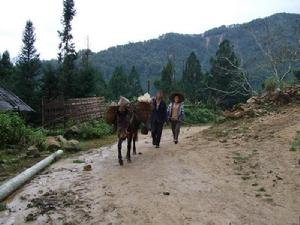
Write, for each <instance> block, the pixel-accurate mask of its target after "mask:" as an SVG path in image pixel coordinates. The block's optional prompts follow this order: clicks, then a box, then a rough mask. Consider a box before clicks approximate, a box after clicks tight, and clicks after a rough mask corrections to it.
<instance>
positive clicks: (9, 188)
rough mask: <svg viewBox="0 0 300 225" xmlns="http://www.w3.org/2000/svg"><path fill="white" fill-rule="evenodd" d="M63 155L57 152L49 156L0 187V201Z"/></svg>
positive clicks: (61, 152) (59, 151)
mask: <svg viewBox="0 0 300 225" xmlns="http://www.w3.org/2000/svg"><path fill="white" fill-rule="evenodd" d="M62 154H63V151H62V150H58V151H56V152H55V153H53V154H51V155H49V156H48V157H47V158H45V159H43V160H42V161H40V162H38V163H37V164H35V165H34V166H32V167H30V168H28V169H27V170H25V171H24V172H22V173H20V174H19V175H18V176H16V177H14V178H12V179H10V180H8V181H7V182H5V183H4V184H3V185H1V186H0V201H2V200H4V199H5V198H7V197H8V196H9V195H10V194H12V193H13V192H14V191H15V190H17V189H18V188H20V187H21V186H22V185H23V184H24V183H25V182H27V181H29V180H30V179H31V178H32V177H33V176H34V175H36V174H37V173H39V172H40V171H41V170H43V169H44V168H45V167H47V166H49V165H50V164H51V163H52V162H53V161H55V160H56V159H57V158H59V157H60V156H61V155H62Z"/></svg>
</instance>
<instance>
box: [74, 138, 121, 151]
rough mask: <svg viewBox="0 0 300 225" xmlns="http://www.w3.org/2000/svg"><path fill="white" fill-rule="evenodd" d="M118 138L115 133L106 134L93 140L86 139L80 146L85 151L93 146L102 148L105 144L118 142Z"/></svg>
mask: <svg viewBox="0 0 300 225" xmlns="http://www.w3.org/2000/svg"><path fill="white" fill-rule="evenodd" d="M116 140H117V138H116V135H115V134H112V135H108V136H105V137H103V138H98V139H92V140H84V141H81V142H80V143H79V146H80V147H81V149H82V150H83V151H85V150H89V149H92V148H100V147H103V146H105V145H110V144H112V143H114V142H116Z"/></svg>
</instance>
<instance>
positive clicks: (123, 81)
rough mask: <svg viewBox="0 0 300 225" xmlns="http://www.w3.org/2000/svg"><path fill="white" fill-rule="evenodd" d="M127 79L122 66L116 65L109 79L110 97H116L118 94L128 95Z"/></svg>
mask: <svg viewBox="0 0 300 225" xmlns="http://www.w3.org/2000/svg"><path fill="white" fill-rule="evenodd" d="M127 82H128V80H127V76H126V74H125V72H124V70H123V67H122V66H117V67H116V68H115V71H114V73H113V75H112V77H111V78H110V80H109V89H110V91H111V97H112V99H118V98H119V97H120V96H125V97H127V95H128V85H127V84H128V83H127Z"/></svg>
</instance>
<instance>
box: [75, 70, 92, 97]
mask: <svg viewBox="0 0 300 225" xmlns="http://www.w3.org/2000/svg"><path fill="white" fill-rule="evenodd" d="M95 75H96V71H95V70H94V69H93V68H92V67H91V66H84V67H83V68H82V69H81V70H80V71H79V75H78V83H77V85H76V86H77V95H78V97H92V96H95V95H96V76H95Z"/></svg>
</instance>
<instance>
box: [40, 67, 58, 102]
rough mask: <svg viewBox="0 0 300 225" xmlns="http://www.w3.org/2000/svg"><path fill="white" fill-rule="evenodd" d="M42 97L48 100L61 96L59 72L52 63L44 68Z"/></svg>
mask: <svg viewBox="0 0 300 225" xmlns="http://www.w3.org/2000/svg"><path fill="white" fill-rule="evenodd" d="M42 96H43V98H45V99H48V100H51V99H55V98H57V97H58V96H59V86H58V70H57V69H56V68H54V67H53V66H52V65H51V64H50V63H48V64H46V65H45V66H44V68H43V78H42Z"/></svg>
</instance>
